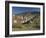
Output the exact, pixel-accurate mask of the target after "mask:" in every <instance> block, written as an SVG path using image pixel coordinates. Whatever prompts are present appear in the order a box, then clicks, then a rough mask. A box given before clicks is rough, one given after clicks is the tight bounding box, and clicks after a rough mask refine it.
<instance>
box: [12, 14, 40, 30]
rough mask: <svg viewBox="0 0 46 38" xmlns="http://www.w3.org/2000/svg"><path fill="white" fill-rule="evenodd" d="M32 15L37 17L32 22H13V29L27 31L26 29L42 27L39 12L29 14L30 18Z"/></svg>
mask: <svg viewBox="0 0 46 38" xmlns="http://www.w3.org/2000/svg"><path fill="white" fill-rule="evenodd" d="M32 16H35V18H33V19H32V20H30V21H32V23H30V21H29V22H28V23H25V24H22V23H16V24H14V23H13V24H12V30H13V31H25V30H39V29H40V15H39V14H33V15H30V16H28V17H29V18H31V17H32Z"/></svg>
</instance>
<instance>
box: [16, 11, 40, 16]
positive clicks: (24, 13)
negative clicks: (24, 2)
mask: <svg viewBox="0 0 46 38" xmlns="http://www.w3.org/2000/svg"><path fill="white" fill-rule="evenodd" d="M27 14H40V12H36V11H35V12H23V13H18V14H15V15H20V16H21V15H27Z"/></svg>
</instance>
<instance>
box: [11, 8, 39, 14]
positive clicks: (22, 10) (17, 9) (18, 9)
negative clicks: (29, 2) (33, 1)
mask: <svg viewBox="0 0 46 38" xmlns="http://www.w3.org/2000/svg"><path fill="white" fill-rule="evenodd" d="M24 12H40V8H35V7H34V8H33V7H12V14H19V13H24Z"/></svg>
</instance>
